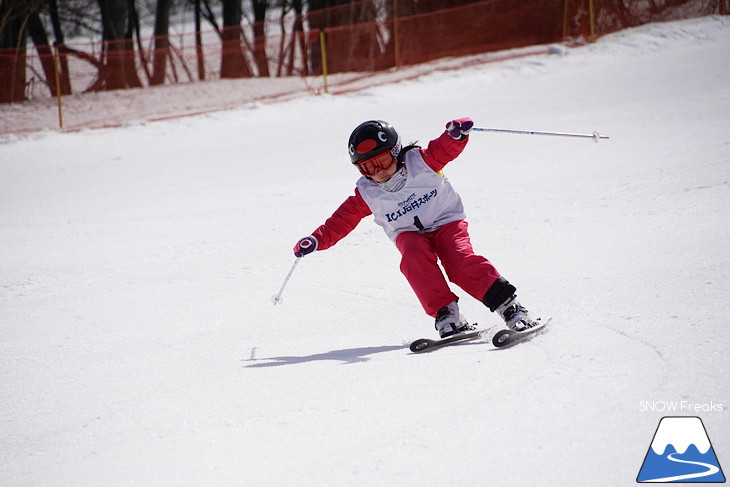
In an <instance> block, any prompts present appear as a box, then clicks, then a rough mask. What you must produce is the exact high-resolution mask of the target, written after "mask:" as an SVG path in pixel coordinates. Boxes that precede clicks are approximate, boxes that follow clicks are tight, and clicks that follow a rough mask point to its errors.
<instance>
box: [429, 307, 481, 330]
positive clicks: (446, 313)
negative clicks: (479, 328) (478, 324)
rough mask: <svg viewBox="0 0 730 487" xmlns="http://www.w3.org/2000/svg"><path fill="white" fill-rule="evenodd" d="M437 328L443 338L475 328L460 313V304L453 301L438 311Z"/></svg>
mask: <svg viewBox="0 0 730 487" xmlns="http://www.w3.org/2000/svg"><path fill="white" fill-rule="evenodd" d="M435 326H436V330H438V332H439V336H440V337H441V338H446V337H449V336H451V335H454V334H456V333H462V332H465V331H470V330H473V329H475V328H474V326H472V325H470V324H469V322H467V321H466V319H465V318H464V317H463V316H462V315H461V313H459V304H458V303H457V302H456V301H452V302H451V303H449V304H448V305H446V306H444V307H443V308H441V309H440V310H439V311H438V313H436V325H435Z"/></svg>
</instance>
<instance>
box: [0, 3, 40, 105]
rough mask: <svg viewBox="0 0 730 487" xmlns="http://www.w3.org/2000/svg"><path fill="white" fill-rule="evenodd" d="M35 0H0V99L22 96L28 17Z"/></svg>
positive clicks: (21, 97)
mask: <svg viewBox="0 0 730 487" xmlns="http://www.w3.org/2000/svg"><path fill="white" fill-rule="evenodd" d="M38 4H39V1H38V0H30V1H29V0H2V2H1V3H0V50H1V51H0V103H13V102H17V101H23V100H25V83H26V81H25V80H26V77H25V76H26V75H25V70H26V64H27V59H26V46H25V45H26V42H27V38H28V20H29V18H30V16H31V14H32V13H33V12H34V11H36V9H37V8H38Z"/></svg>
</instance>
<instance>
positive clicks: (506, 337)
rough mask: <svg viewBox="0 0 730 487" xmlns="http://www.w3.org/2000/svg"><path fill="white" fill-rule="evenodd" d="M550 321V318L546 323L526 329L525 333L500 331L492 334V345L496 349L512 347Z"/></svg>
mask: <svg viewBox="0 0 730 487" xmlns="http://www.w3.org/2000/svg"><path fill="white" fill-rule="evenodd" d="M552 320H553V319H552V318H548V319H547V320H546V321H544V322H540V323H538V324H537V325H535V326H533V327H532V328H528V329H527V330H525V331H514V330H500V331H498V332H497V333H495V334H494V337H492V345H494V346H495V347H497V348H501V347H506V346H507V345H512V344H513V343H516V342H519V341H521V340H524V339H525V338H528V337H530V336H532V335H533V334H534V333H535V332H538V331H540V330H542V329H543V328H545V327H546V326H547V325H548V323H550V322H551V321H552Z"/></svg>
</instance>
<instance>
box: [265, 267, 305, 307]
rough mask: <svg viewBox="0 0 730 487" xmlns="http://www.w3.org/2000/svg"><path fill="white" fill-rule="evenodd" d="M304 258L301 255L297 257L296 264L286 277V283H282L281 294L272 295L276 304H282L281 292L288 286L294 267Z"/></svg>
mask: <svg viewBox="0 0 730 487" xmlns="http://www.w3.org/2000/svg"><path fill="white" fill-rule="evenodd" d="M300 260H302V258H301V257H297V259H296V260H295V261H294V264H292V266H291V269H289V274H287V275H286V279H284V283H283V284H282V285H281V289H279V294H275V295H273V296H271V302H272V303H273V304H274V306H276V305H277V304H280V303H281V302H282V300H283V298H282V297H281V294H282V293H283V292H284V288H285V287H286V283H287V282H289V278H290V277H291V275H292V273H293V272H294V269H295V268H296V266H297V264H298V263H299V261H300Z"/></svg>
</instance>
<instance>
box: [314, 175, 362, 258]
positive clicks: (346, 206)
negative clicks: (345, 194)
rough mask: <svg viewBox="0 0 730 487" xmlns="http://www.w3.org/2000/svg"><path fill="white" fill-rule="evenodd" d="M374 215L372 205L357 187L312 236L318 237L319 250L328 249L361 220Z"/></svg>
mask: <svg viewBox="0 0 730 487" xmlns="http://www.w3.org/2000/svg"><path fill="white" fill-rule="evenodd" d="M369 215H372V212H371V211H370V207H369V206H368V205H367V203H365V200H364V199H363V198H362V196H361V195H360V191H359V190H358V189H357V188H355V194H354V195H353V196H350V197H349V198H347V199H346V200H345V201H344V202H343V203H342V204H341V205H340V207H339V208H337V210H336V211H335V212H334V213H333V214H332V216H331V217H329V218H328V219H327V221H325V222H324V225H320V226H319V228H317V229H316V230H315V231H314V232H312V236H314V237H315V238H316V239H317V250H326V249H328V248H330V247H332V246H333V245H334V244H336V243H337V242H339V241H340V240H342V239H343V238H344V237H346V236H347V235H348V234H349V233H350V232H351V231H353V230H354V229H355V227H356V226H357V225H358V223H360V221H361V220H362V219H363V218H365V217H366V216H369Z"/></svg>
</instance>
